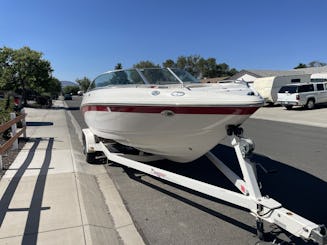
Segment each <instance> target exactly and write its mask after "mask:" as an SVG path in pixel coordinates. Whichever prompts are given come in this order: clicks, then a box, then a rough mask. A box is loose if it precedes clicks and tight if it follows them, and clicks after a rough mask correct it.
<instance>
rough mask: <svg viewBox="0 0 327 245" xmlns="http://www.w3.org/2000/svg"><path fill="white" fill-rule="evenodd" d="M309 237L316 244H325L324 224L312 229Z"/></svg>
mask: <svg viewBox="0 0 327 245" xmlns="http://www.w3.org/2000/svg"><path fill="white" fill-rule="evenodd" d="M309 238H310V239H311V240H313V241H315V242H316V243H318V244H321V245H324V244H327V229H326V227H325V226H324V225H320V226H319V227H317V228H315V229H313V230H312V231H311V234H310V236H309Z"/></svg>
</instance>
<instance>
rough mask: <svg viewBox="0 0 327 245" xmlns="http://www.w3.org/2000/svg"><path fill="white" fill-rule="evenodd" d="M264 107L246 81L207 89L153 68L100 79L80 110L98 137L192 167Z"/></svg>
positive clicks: (179, 72)
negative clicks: (230, 129) (188, 164)
mask: <svg viewBox="0 0 327 245" xmlns="http://www.w3.org/2000/svg"><path fill="white" fill-rule="evenodd" d="M262 104H263V99H262V98H261V97H260V96H259V95H258V94H257V93H256V92H255V91H253V90H252V89H251V88H249V87H248V86H247V85H246V84H244V83H242V82H227V83H219V84H205V83H199V82H198V80H197V79H195V78H194V77H193V76H191V75H190V74H189V73H187V72H186V71H184V70H181V69H169V68H151V69H126V70H116V71H111V72H106V73H104V74H101V75H100V76H98V77H97V78H96V79H95V80H94V81H93V82H92V83H91V85H90V88H89V90H88V91H87V92H86V93H85V94H84V96H83V101H82V104H81V109H82V111H83V114H84V119H85V122H86V124H87V125H88V127H89V129H90V130H91V131H92V133H93V134H94V135H96V136H98V137H100V138H104V139H111V140H114V141H116V142H118V143H120V144H122V145H126V146H131V147H133V148H136V149H138V150H140V151H143V152H146V153H151V154H155V155H158V156H161V157H163V158H166V159H169V160H172V161H176V162H190V161H193V160H195V159H197V158H199V157H201V156H202V155H204V154H205V153H206V152H208V151H210V150H211V149H212V148H213V147H215V146H216V145H217V144H218V143H219V142H220V141H221V140H222V139H223V138H225V137H226V135H227V129H228V128H232V127H238V126H239V125H241V124H242V123H243V122H244V121H245V120H246V119H247V118H248V117H250V116H251V115H252V114H253V113H254V112H255V111H256V110H257V109H258V108H259V107H260V106H262Z"/></svg>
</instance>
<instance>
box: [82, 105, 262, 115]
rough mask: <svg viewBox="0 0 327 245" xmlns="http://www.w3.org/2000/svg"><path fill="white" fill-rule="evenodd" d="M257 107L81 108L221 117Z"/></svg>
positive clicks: (243, 112) (95, 106)
mask: <svg viewBox="0 0 327 245" xmlns="http://www.w3.org/2000/svg"><path fill="white" fill-rule="evenodd" d="M258 108H259V107H255V106H254V107H219V106H217V107H214V106H209V107H208V106H207V107H204V106H203V107H201V106H198V107H194V106H136V105H135V106H134V105H86V106H83V107H82V111H83V113H85V112H87V111H103V112H130V113H162V111H171V112H173V113H175V114H222V115H251V114H253V113H254V112H255V111H256V110H257V109H258Z"/></svg>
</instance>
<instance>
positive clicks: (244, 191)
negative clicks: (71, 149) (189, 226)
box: [83, 128, 327, 245]
mask: <svg viewBox="0 0 327 245" xmlns="http://www.w3.org/2000/svg"><path fill="white" fill-rule="evenodd" d="M228 133H229V134H230V135H231V134H234V138H233V140H232V145H233V147H234V149H235V152H236V156H237V159H238V163H239V165H240V168H241V171H242V175H243V179H242V178H240V177H239V176H238V175H237V174H236V173H234V172H233V171H232V170H231V169H230V168H228V167H227V166H226V165H225V164H224V163H223V162H222V161H220V160H219V159H218V158H217V157H216V156H215V155H214V154H212V153H211V152H208V153H207V154H206V157H207V158H208V159H209V160H210V161H211V162H212V163H213V164H214V165H215V166H216V167H217V168H218V169H219V170H220V171H221V172H222V173H223V174H224V175H225V176H226V177H227V178H228V179H229V180H230V181H231V182H232V183H233V184H234V185H235V186H236V187H237V188H238V189H239V191H240V193H238V192H234V191H230V190H227V189H224V188H220V187H217V186H214V185H210V184H207V183H204V182H201V181H198V180H195V179H192V178H189V177H185V176H182V175H178V174H175V173H172V172H169V171H166V170H163V169H159V168H156V167H153V166H150V165H147V164H144V163H142V162H147V161H154V160H157V159H158V157H157V156H154V155H147V154H143V153H142V152H140V153H139V154H136V155H135V154H124V153H113V152H112V151H110V150H109V149H110V148H111V147H110V146H111V145H113V144H114V143H112V142H111V143H104V142H101V141H98V140H96V139H95V136H94V135H93V133H92V132H91V131H90V130H89V129H83V144H84V151H85V154H86V156H87V161H88V162H92V161H94V160H95V154H96V152H103V154H104V155H105V156H106V157H107V159H108V160H110V161H113V162H116V163H119V164H121V165H124V166H127V167H129V168H133V169H136V170H138V171H141V172H144V173H146V174H149V175H152V176H155V177H158V178H161V179H164V180H166V181H169V182H172V183H175V184H178V185H181V186H184V187H187V188H189V189H192V190H195V191H198V192H200V193H204V194H206V195H209V196H212V197H215V198H218V199H221V200H224V201H226V202H229V203H232V204H235V205H237V206H239V207H243V208H246V209H248V210H249V211H250V213H251V214H252V215H253V216H255V218H256V225H257V235H258V237H259V238H260V239H261V240H263V239H264V228H263V221H267V222H269V223H271V224H275V225H277V226H278V227H280V228H281V229H283V230H286V231H288V232H289V233H291V234H293V235H294V236H296V237H300V238H302V239H304V240H312V241H314V242H316V243H318V244H320V245H326V244H327V232H326V227H325V226H324V225H317V224H315V223H313V222H311V221H309V220H307V219H305V218H303V217H301V216H299V215H297V214H295V213H293V212H292V211H290V210H288V209H286V208H284V207H283V206H282V204H281V203H279V202H278V201H276V200H274V199H272V198H270V197H268V196H262V195H261V192H260V188H259V185H258V181H257V176H256V164H255V163H253V162H251V161H249V160H248V155H249V154H250V153H251V152H252V151H253V150H254V144H253V142H252V141H251V140H250V139H246V138H243V137H242V130H240V128H233V129H229V132H228ZM141 161H142V162H141Z"/></svg>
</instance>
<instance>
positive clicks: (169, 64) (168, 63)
mask: <svg viewBox="0 0 327 245" xmlns="http://www.w3.org/2000/svg"><path fill="white" fill-rule="evenodd" d="M162 66H163V67H164V68H167V67H169V68H175V67H176V64H175V62H174V61H173V60H171V59H168V60H166V61H165V62H164V63H162Z"/></svg>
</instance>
